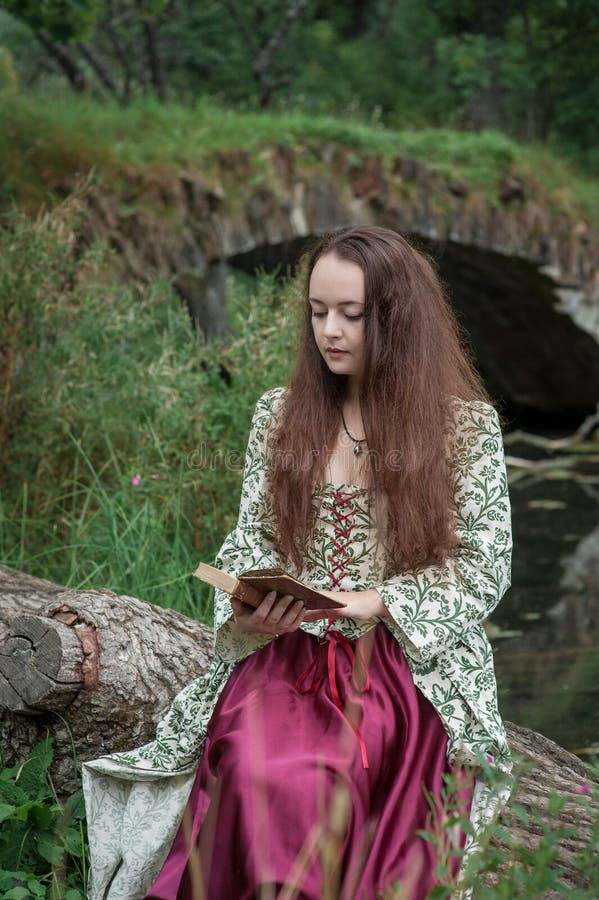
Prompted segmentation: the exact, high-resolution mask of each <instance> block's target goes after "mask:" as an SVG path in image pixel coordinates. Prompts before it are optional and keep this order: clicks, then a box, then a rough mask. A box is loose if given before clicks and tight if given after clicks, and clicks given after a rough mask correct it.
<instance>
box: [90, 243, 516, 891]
mask: <svg viewBox="0 0 599 900" xmlns="http://www.w3.org/2000/svg"><path fill="white" fill-rule="evenodd" d="M510 557H511V530H510V508H509V500H508V493H507V480H506V473H505V467H504V462H503V447H502V439H501V431H500V426H499V421H498V417H497V414H496V412H495V410H494V409H493V407H492V406H491V405H490V403H489V400H488V396H487V394H486V393H485V391H484V389H483V387H482V385H481V383H480V379H479V377H478V376H477V374H476V372H475V370H474V368H473V365H472V363H471V361H470V357H469V355H468V353H467V351H466V350H465V348H464V345H463V343H462V341H461V338H460V333H459V328H458V326H457V324H456V321H455V318H454V316H453V314H452V312H451V310H450V307H449V305H448V303H447V300H446V298H445V295H444V292H443V290H442V288H441V286H440V283H439V280H438V278H437V276H436V274H435V272H434V270H433V268H432V267H431V265H430V263H429V262H428V261H427V260H426V258H424V257H423V256H422V255H421V254H420V253H418V252H417V251H416V250H414V249H413V248H412V247H411V246H410V245H409V244H408V243H407V242H406V241H405V240H404V239H403V238H402V237H400V236H399V235H398V234H396V233H395V232H392V231H389V230H387V229H383V228H377V227H370V226H364V227H359V228H350V229H346V230H343V231H339V232H334V233H332V234H329V235H327V236H325V237H324V238H323V239H322V240H321V241H320V242H319V244H318V245H317V247H316V249H315V250H314V251H313V252H312V254H311V256H310V258H309V261H308V267H307V279H306V303H305V322H304V327H303V335H302V338H301V346H300V350H299V355H298V360H297V363H296V366H295V370H294V373H293V375H292V378H291V382H290V385H289V387H288V388H286V389H284V388H276V389H274V390H272V391H269V392H268V393H266V394H265V395H264V396H263V397H262V398H261V399H260V400H259V401H258V405H257V407H256V413H255V415H254V419H253V422H252V428H251V433H250V438H249V443H248V449H247V456H246V464H245V472H244V479H243V487H242V494H241V505H240V512H239V520H238V523H237V527H236V528H235V530H234V531H233V532H232V533H231V534H230V535H229V536H228V537H227V538H226V540H225V542H224V544H223V547H222V548H221V551H220V553H219V555H218V558H217V565H219V566H220V567H221V568H223V569H225V570H227V571H229V572H231V573H233V574H239V573H241V572H243V571H246V570H248V569H250V568H265V567H272V566H282V567H283V568H286V569H287V570H289V571H291V572H292V573H293V574H295V575H296V577H299V578H300V579H301V580H302V581H304V582H306V583H308V584H310V585H311V586H313V587H315V588H317V589H319V590H322V591H324V592H327V593H329V594H330V595H331V596H332V597H334V598H335V599H337V600H340V601H341V602H342V603H343V604H344V606H343V607H342V608H339V609H335V610H334V611H329V612H325V611H315V612H307V611H306V610H304V608H303V605H302V603H301V602H299V601H296V600H295V598H294V597H293V596H277V595H276V594H275V593H270V594H268V595H267V596H266V597H265V598H264V600H263V602H262V603H261V605H260V606H259V607H258V608H257V609H256V610H253V609H251V608H248V607H246V606H244V604H242V603H240V602H239V601H237V600H235V599H233V600H231V598H229V597H228V596H226V595H224V594H222V593H220V592H218V591H217V592H216V597H215V632H216V647H215V655H214V660H213V662H212V665H211V667H210V670H209V671H208V673H207V674H206V675H205V676H203V677H202V678H200V679H198V680H197V681H195V682H193V683H192V684H190V685H189V686H188V687H186V688H185V689H184V690H183V691H182V692H181V693H180V694H179V695H178V697H177V698H176V699H175V701H174V703H173V706H172V708H171V710H170V711H169V713H168V715H167V716H166V718H165V719H164V720H163V721H162V722H161V723H160V725H159V727H158V733H157V737H156V740H155V741H154V742H152V743H151V744H148V745H146V746H145V747H143V748H141V749H140V750H137V751H134V752H132V753H129V754H123V753H120V754H115V755H113V756H111V757H106V758H103V759H100V760H95V761H94V762H91V763H87V764H86V766H85V767H84V768H85V773H84V781H85V789H86V802H87V809H88V818H89V834H90V846H91V851H92V868H93V877H92V888H91V891H90V896H91V897H92V898H94V900H95V898H100V897H101V898H111V900H112V898H114V900H124V898H138V897H139V898H141V897H144V896H145V897H147V898H163V900H176V898H180V900H183V898H190V900H191V898H200V897H206V898H209V900H225V898H226V900H237V898H240V900H241V898H243V900H246V898H248V900H249V898H254V897H259V898H263V900H266V898H275V897H276V898H291V897H300V898H304V900H320V898H323V897H330V898H342V900H346V898H347V900H349V898H360V900H362V898H365V900H370V898H373V900H374V898H375V897H377V898H378V897H384V896H385V895H387V896H402V897H406V898H411V900H420V898H425V897H426V896H427V895H428V893H429V891H430V890H431V888H432V887H433V886H434V884H435V864H436V862H437V858H436V857H437V856H438V852H439V851H438V848H436V847H435V845H434V844H433V843H431V842H430V841H426V840H424V839H423V838H422V837H421V836H419V834H418V831H419V830H422V829H428V830H431V829H433V830H434V829H435V828H439V827H440V822H441V824H442V818H443V809H442V807H443V803H444V802H447V798H446V797H445V800H444V794H446V793H447V790H446V789H445V785H446V784H447V783H448V781H450V780H451V779H448V776H451V777H452V778H453V779H454V790H453V793H454V795H455V796H453V798H452V803H454V804H456V805H457V808H459V809H460V810H461V811H463V812H465V814H466V815H467V814H468V811H470V816H471V818H472V819H473V821H475V822H478V821H479V820H480V818H481V815H483V817H484V810H485V808H486V809H487V811H488V808H489V803H488V792H486V789H485V783H484V778H483V777H482V774H481V771H482V770H481V768H480V767H479V764H480V761H481V759H486V762H485V766H490V767H491V768H499V769H507V768H509V750H508V746H507V743H506V738H505V732H504V730H503V726H502V723H501V719H500V717H499V714H498V711H497V702H496V686H495V678H494V673H493V664H492V657H491V651H490V647H489V645H488V642H487V639H486V637H485V633H484V630H483V628H482V622H483V620H484V619H485V618H486V617H487V616H488V615H489V613H490V612H491V611H492V610H493V608H494V607H495V605H496V604H497V602H498V601H499V599H500V598H501V596H502V595H503V593H504V592H505V590H506V589H507V587H508V586H509V577H510ZM483 768H484V766H483ZM435 823H436V824H435ZM453 840H454V842H455V843H456V844H458V845H459V844H460V843H461V842H462V836H461V835H457V836H456V835H453ZM441 843H443V841H442V842H441ZM456 869H457V862H454V865H453V870H454V872H455V871H456ZM394 890H395V891H398V890H399V891H401V892H400V893H395V894H394V893H393V891H394Z"/></svg>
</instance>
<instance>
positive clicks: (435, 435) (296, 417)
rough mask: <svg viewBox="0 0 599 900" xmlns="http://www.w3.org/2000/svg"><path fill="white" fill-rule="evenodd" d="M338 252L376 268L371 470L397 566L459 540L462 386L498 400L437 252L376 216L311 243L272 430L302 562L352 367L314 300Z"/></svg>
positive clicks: (424, 561)
mask: <svg viewBox="0 0 599 900" xmlns="http://www.w3.org/2000/svg"><path fill="white" fill-rule="evenodd" d="M328 253H334V254H335V255H336V256H337V257H338V258H339V259H342V260H349V261H351V262H354V263H357V264H358V265H359V266H360V268H361V269H362V271H363V272H364V278H365V291H366V293H365V307H364V329H365V360H366V364H365V371H364V376H363V378H362V380H361V385H360V405H361V410H362V420H363V423H364V429H365V436H366V440H367V447H368V453H367V455H366V460H365V465H366V470H365V478H366V484H367V487H368V488H369V489H370V492H371V497H375V498H376V499H377V503H376V507H377V509H383V510H384V522H383V523H382V524H383V538H384V545H385V549H386V555H387V564H388V573H389V574H390V573H393V572H400V571H404V570H407V569H414V568H418V567H421V566H423V565H428V564H430V563H432V562H437V563H439V564H442V563H443V562H444V561H445V560H446V559H447V557H448V556H449V555H450V553H451V552H452V550H453V549H454V548H455V533H454V529H453V527H452V510H453V508H454V504H453V479H452V472H451V470H450V467H449V465H448V447H447V421H448V417H449V416H450V415H451V410H450V405H451V403H452V398H454V400H455V398H460V399H462V400H483V401H485V402H487V403H488V402H490V400H489V396H488V394H487V393H486V391H485V389H484V387H483V385H482V382H481V379H480V376H479V375H478V373H477V371H476V367H475V365H474V362H473V358H472V355H471V351H470V349H469V345H468V343H467V342H466V340H465V338H464V336H463V334H462V331H461V329H460V326H459V324H458V322H457V320H456V317H455V315H454V313H453V311H452V309H451V307H450V305H449V302H448V299H447V296H446V293H445V291H444V289H443V286H442V284H441V282H440V280H439V278H438V276H437V274H436V272H435V269H434V266H433V264H432V262H431V261H430V260H429V259H428V258H427V257H426V256H425V255H423V254H422V253H421V252H419V251H417V250H416V249H415V248H414V247H412V246H411V244H410V243H408V241H407V240H406V239H405V238H403V237H401V236H400V235H399V234H397V233H396V232H394V231H390V230H388V229H386V228H379V227H376V226H367V225H364V226H360V227H356V228H348V229H343V230H341V231H335V232H331V233H329V234H326V235H325V236H324V237H322V238H321V239H320V240H319V242H318V243H317V245H316V246H315V247H314V249H313V250H312V251H311V252H309V254H308V259H307V268H306V275H305V291H304V293H305V313H304V320H303V328H302V335H301V339H300V348H299V354H298V358H297V361H296V365H295V369H294V371H293V374H292V376H291V382H290V386H289V390H288V391H287V393H286V395H285V399H284V402H283V406H282V409H281V410H280V411H279V414H278V415H277V424H276V426H275V428H274V429H273V432H272V434H271V437H270V440H269V451H270V452H269V463H270V483H271V490H272V508H273V514H274V518H275V523H276V526H277V529H276V530H277V538H276V540H277V542H278V548H279V550H280V552H281V553H282V554H283V555H284V556H285V557H287V558H288V559H289V560H290V561H291V562H292V563H293V564H294V565H295V566H296V567H297V568H298V570H301V566H302V558H303V547H304V546H305V543H306V540H307V539H308V536H309V534H310V530H311V527H312V524H313V522H312V518H313V515H314V510H313V500H312V495H313V488H314V483H315V482H319V481H322V480H323V478H324V472H325V468H326V465H327V462H328V456H329V454H330V451H331V449H332V448H333V447H334V445H335V441H336V437H337V434H338V431H339V428H340V425H341V405H342V402H343V399H344V396H345V391H346V387H347V377H346V376H343V375H335V374H334V373H332V372H331V371H330V369H329V368H328V366H327V364H326V362H325V360H324V359H323V358H322V356H321V354H320V352H319V350H318V348H317V346H316V343H315V340H314V336H313V332H312V323H311V310H310V305H309V303H308V290H309V283H310V276H311V274H312V271H313V269H314V266H315V265H316V263H317V261H318V260H319V259H320V258H321V257H322V256H324V255H325V254H328ZM379 524H380V523H379Z"/></svg>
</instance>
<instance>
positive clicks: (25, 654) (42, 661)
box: [0, 616, 84, 714]
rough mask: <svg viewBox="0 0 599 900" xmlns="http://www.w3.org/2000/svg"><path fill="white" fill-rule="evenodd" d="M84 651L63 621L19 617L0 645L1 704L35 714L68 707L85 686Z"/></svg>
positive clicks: (14, 709)
mask: <svg viewBox="0 0 599 900" xmlns="http://www.w3.org/2000/svg"><path fill="white" fill-rule="evenodd" d="M83 662H84V652H83V647H82V644H81V641H80V640H79V638H78V637H77V634H76V632H75V631H74V630H73V629H72V628H69V627H68V626H67V625H65V624H63V623H62V622H58V621H55V620H53V619H48V618H42V617H40V616H18V617H17V618H16V619H14V620H13V621H12V623H11V626H10V634H9V638H8V640H7V641H6V643H5V644H4V645H3V646H1V647H0V707H3V708H5V709H9V710H11V711H12V712H20V713H29V714H35V713H36V712H37V711H38V710H42V709H43V710H59V709H64V708H65V707H66V706H68V705H69V704H70V703H71V702H72V701H73V699H74V698H75V697H76V695H77V693H78V692H79V690H80V689H81V688H82V687H83V685H84V677H83V672H82V665H83Z"/></svg>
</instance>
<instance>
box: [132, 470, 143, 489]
mask: <svg viewBox="0 0 599 900" xmlns="http://www.w3.org/2000/svg"><path fill="white" fill-rule="evenodd" d="M131 484H132V485H133V487H137V486H138V484H141V475H140V474H139V472H138V473H137V475H134V476H133V478H132V479H131Z"/></svg>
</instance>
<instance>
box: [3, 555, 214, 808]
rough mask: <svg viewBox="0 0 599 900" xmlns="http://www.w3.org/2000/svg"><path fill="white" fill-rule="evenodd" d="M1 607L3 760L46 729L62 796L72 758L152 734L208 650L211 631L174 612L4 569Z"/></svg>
mask: <svg viewBox="0 0 599 900" xmlns="http://www.w3.org/2000/svg"><path fill="white" fill-rule="evenodd" d="M0 608H1V617H2V618H3V619H5V620H8V619H11V620H12V621H11V625H10V634H9V636H8V638H7V639H6V640H5V642H4V644H2V645H0V712H1V713H2V719H1V722H0V736H1V741H2V754H3V757H4V764H5V765H12V764H13V763H15V762H17V761H18V760H19V759H22V758H23V757H24V756H26V755H27V753H28V752H29V750H30V749H31V748H32V747H33V746H35V744H36V743H38V742H39V741H41V740H42V739H43V738H44V737H45V736H46V735H47V734H51V735H52V736H53V737H54V744H55V754H54V755H55V761H54V764H53V770H52V777H53V781H54V784H55V786H56V789H57V791H58V792H59V793H61V794H65V793H68V792H70V791H71V790H72V789H73V787H74V786H75V783H76V781H77V773H76V772H75V767H74V763H73V756H74V754H76V757H77V759H78V760H79V762H83V761H85V760H86V759H92V758H93V757H95V756H101V755H102V754H104V753H108V752H111V751H117V750H125V749H130V748H132V747H135V746H139V745H141V744H144V743H146V742H147V741H149V740H151V739H152V738H153V735H154V729H155V726H156V723H157V722H158V721H159V719H160V718H161V717H162V715H163V714H164V712H165V711H166V709H168V706H169V704H170V702H171V700H172V698H173V696H174V695H175V694H176V693H177V692H178V691H179V690H180V688H181V687H183V685H185V684H187V683H188V682H189V681H192V680H193V679H194V678H196V677H197V676H198V675H200V674H201V673H202V672H203V671H204V670H205V669H206V668H207V666H208V664H209V661H210V656H211V653H212V631H211V629H210V628H208V627H207V626H206V625H202V624H201V623H200V622H196V621H194V620H192V619H188V618H187V617H186V616H182V615H180V614H179V613H176V612H174V611H173V610H169V609H161V608H160V607H158V606H153V605H152V604H150V603H145V602H144V601H142V600H137V599H135V598H134V597H125V596H121V597H119V596H117V595H116V594H114V593H112V591H108V590H104V591H74V590H67V589H65V588H60V587H59V586H58V585H52V584H51V583H50V582H47V581H43V580H42V579H37V578H33V577H32V576H31V575H26V574H25V573H21V572H15V571H13V570H11V569H8V568H6V567H4V566H0ZM33 613H35V614H33ZM15 616H16V617H15Z"/></svg>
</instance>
